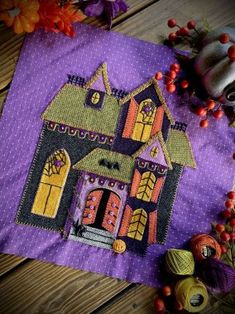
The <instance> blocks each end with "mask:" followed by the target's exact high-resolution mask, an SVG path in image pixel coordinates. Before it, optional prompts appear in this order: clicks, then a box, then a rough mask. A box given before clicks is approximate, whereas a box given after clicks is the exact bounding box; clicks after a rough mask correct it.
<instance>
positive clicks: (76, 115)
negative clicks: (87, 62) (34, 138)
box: [42, 84, 121, 136]
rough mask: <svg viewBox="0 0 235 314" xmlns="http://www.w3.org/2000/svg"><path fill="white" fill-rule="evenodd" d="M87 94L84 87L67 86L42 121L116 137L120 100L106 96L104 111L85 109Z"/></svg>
mask: <svg viewBox="0 0 235 314" xmlns="http://www.w3.org/2000/svg"><path fill="white" fill-rule="evenodd" d="M87 92H88V91H87V90H86V89H84V88H82V87H79V86H76V85H72V84H65V85H64V86H63V87H62V88H61V90H60V91H59V92H58V94H57V95H56V96H55V98H54V99H53V100H52V101H51V103H50V104H49V106H48V107H47V109H46V110H45V112H44V113H43V114H42V119H43V120H47V121H52V122H55V123H59V124H65V125H68V126H71V127H74V128H81V129H84V130H87V131H92V132H97V133H101V134H105V135H108V136H114V135H115V130H116V126H117V121H118V116H119V113H120V109H121V108H120V106H119V104H118V100H117V99H116V98H115V97H113V96H110V95H105V100H104V105H103V107H102V110H97V109H93V108H91V107H85V105H84V104H85V100H86V95H87Z"/></svg>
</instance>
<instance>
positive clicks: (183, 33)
mask: <svg viewBox="0 0 235 314" xmlns="http://www.w3.org/2000/svg"><path fill="white" fill-rule="evenodd" d="M188 34H189V30H188V28H187V27H181V28H180V35H181V36H187V35H188Z"/></svg>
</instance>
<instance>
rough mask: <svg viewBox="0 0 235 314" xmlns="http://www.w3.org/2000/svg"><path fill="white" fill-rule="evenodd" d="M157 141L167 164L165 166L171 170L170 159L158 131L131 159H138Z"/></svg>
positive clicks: (160, 133)
mask: <svg viewBox="0 0 235 314" xmlns="http://www.w3.org/2000/svg"><path fill="white" fill-rule="evenodd" d="M156 141H158V142H159V144H160V147H161V149H162V152H163V154H164V157H165V161H166V163H167V166H168V167H169V169H172V163H171V159H170V156H169V153H168V150H167V147H166V144H165V142H164V139H163V136H162V132H161V131H159V132H157V134H155V135H154V136H152V137H151V138H150V139H149V140H148V142H146V143H145V144H144V145H143V146H141V148H140V149H139V150H137V151H136V152H135V153H134V154H133V155H132V157H133V158H137V157H139V156H140V155H141V154H142V153H143V152H144V151H145V150H147V149H148V148H149V147H150V146H151V145H152V144H154V142H156Z"/></svg>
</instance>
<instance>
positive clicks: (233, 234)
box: [230, 232, 235, 241]
mask: <svg viewBox="0 0 235 314" xmlns="http://www.w3.org/2000/svg"><path fill="white" fill-rule="evenodd" d="M230 240H232V241H233V240H235V232H231V233H230Z"/></svg>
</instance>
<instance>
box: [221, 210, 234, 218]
mask: <svg viewBox="0 0 235 314" xmlns="http://www.w3.org/2000/svg"><path fill="white" fill-rule="evenodd" d="M222 216H223V217H224V218H229V217H231V216H232V213H231V211H230V210H229V209H225V210H224V211H222Z"/></svg>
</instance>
